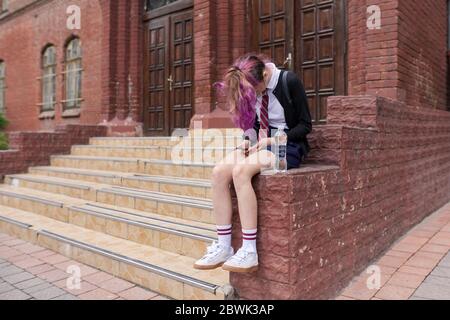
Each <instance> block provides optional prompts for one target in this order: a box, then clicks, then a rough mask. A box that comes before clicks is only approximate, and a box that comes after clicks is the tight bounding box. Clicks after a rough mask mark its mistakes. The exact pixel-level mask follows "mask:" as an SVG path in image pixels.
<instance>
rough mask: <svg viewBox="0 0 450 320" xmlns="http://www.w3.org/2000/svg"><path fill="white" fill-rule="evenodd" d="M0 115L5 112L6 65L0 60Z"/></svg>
mask: <svg viewBox="0 0 450 320" xmlns="http://www.w3.org/2000/svg"><path fill="white" fill-rule="evenodd" d="M0 92H1V95H0V113H3V114H4V113H5V112H6V98H5V96H6V63H5V61H4V60H0Z"/></svg>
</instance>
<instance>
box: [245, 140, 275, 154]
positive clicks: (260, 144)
mask: <svg viewBox="0 0 450 320" xmlns="http://www.w3.org/2000/svg"><path fill="white" fill-rule="evenodd" d="M272 144H275V139H274V138H266V139H262V140H261V141H259V142H258V143H257V144H255V145H254V146H253V147H251V148H250V150H249V153H250V154H252V153H254V152H257V151H261V150H265V149H267V147H268V146H271V145H272Z"/></svg>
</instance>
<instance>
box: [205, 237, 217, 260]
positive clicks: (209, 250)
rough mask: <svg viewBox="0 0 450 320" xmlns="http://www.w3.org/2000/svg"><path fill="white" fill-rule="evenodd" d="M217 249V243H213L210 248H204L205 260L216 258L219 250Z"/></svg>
mask: <svg viewBox="0 0 450 320" xmlns="http://www.w3.org/2000/svg"><path fill="white" fill-rule="evenodd" d="M219 247H220V245H219V243H217V242H215V241H214V242H213V243H212V244H211V245H210V246H208V247H207V248H206V256H205V258H206V257H208V258H212V257H214V256H216V255H217V254H218V253H219V250H218V249H219Z"/></svg>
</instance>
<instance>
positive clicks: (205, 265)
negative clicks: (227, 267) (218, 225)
mask: <svg viewBox="0 0 450 320" xmlns="http://www.w3.org/2000/svg"><path fill="white" fill-rule="evenodd" d="M233 254H234V249H233V248H232V247H229V248H226V247H223V246H221V245H219V243H218V242H217V241H214V242H213V243H212V244H211V245H210V246H209V247H208V248H207V253H206V254H205V255H204V256H203V258H201V259H200V260H197V262H196V263H195V264H194V268H195V269H199V270H211V269H215V268H218V267H220V266H221V265H223V264H224V262H225V261H227V260H228V259H229V258H230V257H232V256H233Z"/></svg>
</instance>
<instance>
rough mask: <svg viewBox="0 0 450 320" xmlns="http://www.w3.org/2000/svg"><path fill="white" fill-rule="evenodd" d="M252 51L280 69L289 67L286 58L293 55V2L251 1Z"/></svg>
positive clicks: (250, 31) (279, 0) (291, 0)
mask: <svg viewBox="0 0 450 320" xmlns="http://www.w3.org/2000/svg"><path fill="white" fill-rule="evenodd" d="M251 3H252V4H251V5H252V8H253V9H251V12H252V17H253V19H254V21H253V23H251V24H250V25H251V27H250V28H251V30H249V34H251V35H252V39H251V43H252V46H253V48H252V50H254V49H257V50H258V51H259V52H261V53H263V54H265V55H267V56H268V57H270V58H272V60H273V61H274V62H275V64H276V65H277V66H278V67H280V68H283V69H284V68H286V67H288V62H287V61H286V58H287V57H288V56H289V54H292V53H293V49H294V47H293V41H292V40H291V39H292V34H293V27H294V26H293V24H292V18H293V11H292V5H293V0H253V1H251Z"/></svg>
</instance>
